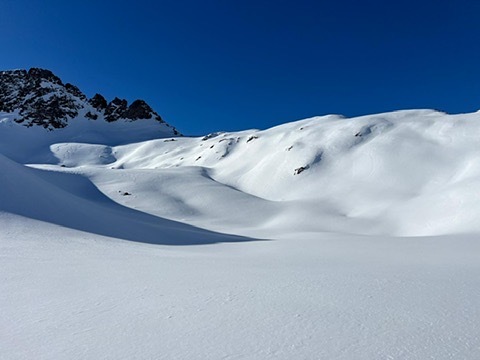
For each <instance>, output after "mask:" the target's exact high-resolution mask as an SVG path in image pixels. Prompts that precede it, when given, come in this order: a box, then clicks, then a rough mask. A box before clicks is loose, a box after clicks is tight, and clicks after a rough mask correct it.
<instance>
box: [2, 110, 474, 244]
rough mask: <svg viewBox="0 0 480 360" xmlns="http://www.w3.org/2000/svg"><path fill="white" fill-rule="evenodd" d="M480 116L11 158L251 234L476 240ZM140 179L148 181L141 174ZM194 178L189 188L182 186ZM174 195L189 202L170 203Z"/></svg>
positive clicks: (77, 146)
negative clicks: (123, 187)
mask: <svg viewBox="0 0 480 360" xmlns="http://www.w3.org/2000/svg"><path fill="white" fill-rule="evenodd" d="M479 121H480V113H473V114H461V115H447V114H444V113H440V112H436V111H433V110H409V111H398V112H393V113H386V114H378V115H372V116H363V117H358V118H352V119H345V118H343V117H339V116H325V117H317V118H312V119H306V120H301V121H298V122H293V123H289V124H284V125H281V126H277V127H275V128H272V129H267V130H263V131H259V130H248V131H243V132H237V133H216V134H211V135H208V136H205V137H200V138H188V137H183V138H167V139H157V140H150V141H145V142H139V143H134V144H128V145H121V146H110V145H105V143H104V144H97V145H93V144H82V143H77V142H75V143H71V142H70V143H67V142H61V143H57V144H52V145H49V146H46V145H44V147H43V149H41V148H40V147H39V146H37V147H36V148H35V151H34V153H32V154H31V155H28V156H25V155H23V156H21V155H15V154H10V157H13V158H14V159H15V158H18V160H20V161H24V160H25V159H30V161H28V162H30V163H33V162H38V161H35V160H34V159H35V158H37V159H38V158H39V157H40V155H42V159H43V160H44V161H43V163H48V164H51V165H57V168H56V169H57V170H58V166H63V167H66V168H62V169H60V170H61V171H71V170H70V169H71V168H73V169H75V172H76V173H82V174H84V176H87V177H89V178H91V180H92V181H93V182H94V183H95V185H96V186H98V187H99V188H100V189H101V190H102V191H104V192H105V193H106V194H107V195H108V196H115V195H114V193H113V192H112V190H113V189H112V190H110V188H109V187H105V185H104V182H105V183H107V184H112V183H114V181H115V179H117V180H116V181H119V179H123V180H122V181H123V182H125V183H130V184H129V185H128V186H129V188H131V189H132V191H133V190H135V197H134V198H128V201H127V199H125V200H123V199H122V198H119V199H117V200H116V201H119V202H121V203H122V204H124V205H127V206H134V207H138V208H139V209H141V210H144V211H147V212H150V213H152V212H153V213H155V214H156V215H158V216H162V217H167V218H170V219H173V220H179V221H183V220H184V219H187V218H188V219H189V220H188V221H190V222H191V223H192V224H196V225H197V226H202V227H207V228H211V229H214V230H219V231H226V232H234V233H241V234H245V231H242V229H245V228H251V227H252V226H253V227H257V228H259V231H260V230H261V234H262V236H267V237H268V236H269V235H268V229H270V230H269V231H272V232H273V233H279V232H280V233H284V232H289V231H291V232H339V233H356V234H376V235H408V236H412V235H413V236H418V235H441V234H452V233H473V232H479V231H480V222H478V221H477V219H478V217H479V216H480V212H479V210H478V206H477V201H478V191H477V189H478V188H479V187H480V180H479V177H478V174H479V172H480V166H478V165H476V164H477V163H478V158H479V156H480V154H479V152H478V138H479V137H480V126H479ZM1 136H2V135H1V133H0V137H1ZM8 138H9V139H12V136H11V135H9V136H8ZM15 141H17V140H15ZM3 142H7V140H4V141H3ZM106 143H108V141H107V142H106ZM50 169H51V168H50ZM138 172H141V174H142V175H141V176H138V175H133V174H136V173H138ZM93 173H94V174H95V175H91V174H93ZM131 174H132V175H131ZM184 178H188V179H189V181H188V184H187V183H182V182H179V181H178V179H184ZM99 179H101V180H99ZM155 179H156V180H155ZM156 181H161V182H162V186H161V187H159V186H156V185H155V182H156ZM180 184H183V185H180ZM145 189H150V190H149V191H146V190H145ZM224 192H226V193H229V195H226V194H223V193H224ZM219 194H222V195H221V196H219ZM231 196H233V198H231V201H234V202H235V204H238V206H236V209H237V210H236V211H235V212H234V213H232V212H229V211H225V209H224V207H228V206H231V204H228V205H225V201H226V199H229V197H231ZM197 197H200V198H201V200H198V201H197V200H195V199H196V198H197ZM172 198H175V199H177V200H178V199H181V201H176V202H175V204H176V205H175V206H173V205H172V206H167V205H166V204H170V203H171V201H172V200H171V199H172ZM133 199H135V200H133ZM154 199H155V200H154ZM222 199H223V200H222ZM136 202H138V204H137V203H136ZM151 203H152V204H155V205H150V204H151ZM158 204H160V205H158ZM254 209H261V211H258V214H257V213H256V214H255V216H253V217H252V216H250V218H251V219H252V220H251V221H253V223H252V224H246V223H245V221H244V220H242V219H244V218H243V216H244V215H242V214H243V212H246V213H249V214H250V215H251V214H252V211H255V210H254ZM190 213H195V214H197V215H198V214H204V215H205V219H207V218H208V220H207V222H208V223H218V224H219V227H216V226H214V227H210V226H209V225H208V226H207V225H203V221H204V220H205V219H204V220H199V219H200V218H199V217H196V216H191V217H188V216H187V217H186V215H185V214H190ZM227 217H228V219H227ZM237 221H240V223H241V224H242V226H241V228H239V229H235V226H234V225H235V223H236V222H237ZM225 224H230V225H228V226H226V225H225ZM263 229H267V230H265V232H263ZM248 234H249V235H253V236H258V234H256V233H250V232H248Z"/></svg>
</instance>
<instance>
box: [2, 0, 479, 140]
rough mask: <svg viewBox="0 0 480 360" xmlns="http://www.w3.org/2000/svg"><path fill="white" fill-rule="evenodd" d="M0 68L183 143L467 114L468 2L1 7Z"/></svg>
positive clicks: (475, 81) (471, 16) (471, 22)
mask: <svg viewBox="0 0 480 360" xmlns="http://www.w3.org/2000/svg"><path fill="white" fill-rule="evenodd" d="M0 31H1V32H0V69H12V68H29V67H33V66H37V67H45V68H48V69H50V70H52V71H53V72H55V73H56V74H57V75H59V76H60V77H61V78H62V79H63V80H64V81H65V82H71V83H73V84H75V85H77V86H79V87H80V89H81V90H83V91H84V92H85V93H86V94H87V95H89V96H91V95H93V94H94V93H95V92H100V93H102V94H104V95H105V96H106V97H107V98H108V99H111V98H113V97H114V96H119V97H123V98H126V99H128V100H130V101H131V100H134V99H135V98H143V99H145V100H146V101H147V102H149V103H150V104H151V105H152V106H153V107H154V108H155V109H156V110H157V111H158V112H159V113H160V114H161V115H162V116H163V117H164V118H165V120H167V121H168V122H170V123H172V124H173V125H175V126H177V127H178V128H179V130H180V131H182V132H184V133H186V134H202V133H208V132H211V131H215V130H240V129H247V128H267V127H270V126H273V125H277V124H280V123H283V122H288V121H293V120H296V119H300V118H305V117H309V116H314V115H322V114H328V113H340V114H344V115H346V116H354V115H361V114H369V113H375V112H383V111H388V110H396V109H406V108H438V109H441V110H445V111H448V112H471V111H476V110H479V109H480V1H464V0H458V1H443V0H435V1H422V0H417V1H410V0H403V1H396V2H393V1H388V0H383V1H368V0H367V1H353V0H350V1H346V0H344V1H342V0H336V1H321V0H317V1H313V0H312V1H306V0H295V1H293V0H291V1H281V0H277V1H262V0H255V1H252V0H241V1H233V0H231V1H230V0H215V1H210V0H198V1H192V0H185V1H182V0H177V1H161V0H160V1H146V0H136V1H90V0H84V1H52V0H42V1H25V0H0Z"/></svg>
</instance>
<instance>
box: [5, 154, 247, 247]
mask: <svg viewBox="0 0 480 360" xmlns="http://www.w3.org/2000/svg"><path fill="white" fill-rule="evenodd" d="M0 168H1V169H2V172H1V173H0V189H1V190H2V191H1V192H0V212H6V213H11V214H16V215H21V216H23V217H26V218H30V219H35V220H41V221H44V222H48V223H52V224H57V225H61V226H64V227H67V228H71V229H76V230H81V231H85V232H89V233H93V234H98V235H103V236H108V237H113V238H118V239H124V240H131V241H138V242H146V243H151V244H170V245H192V244H210V243H215V242H218V241H246V240H248V239H246V238H241V237H237V236H226V235H221V234H216V233H213V232H211V231H207V230H201V229H197V228H194V227H192V226H189V225H186V224H181V223H176V222H173V221H169V220H165V219H162V218H159V217H156V216H153V215H150V214H147V213H144V212H141V211H138V210H134V209H131V208H127V207H124V206H121V205H119V204H118V203H116V202H114V201H112V200H110V199H109V198H108V197H106V196H105V195H103V194H102V193H101V192H99V191H98V189H97V188H96V187H95V186H93V185H92V184H91V183H90V182H89V181H88V180H87V179H86V178H84V177H81V176H78V175H75V174H65V173H58V172H45V171H40V170H35V169H29V168H25V167H24V166H22V165H19V164H15V163H14V162H12V161H10V160H8V159H7V158H5V157H4V156H2V155H0ZM122 190H123V189H122ZM119 191H121V190H119ZM122 193H124V192H122Z"/></svg>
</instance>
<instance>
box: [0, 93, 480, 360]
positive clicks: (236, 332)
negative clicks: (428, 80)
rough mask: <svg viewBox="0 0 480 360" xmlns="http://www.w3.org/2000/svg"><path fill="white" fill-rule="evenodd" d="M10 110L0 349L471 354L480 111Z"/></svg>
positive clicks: (94, 355)
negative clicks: (189, 131) (256, 120)
mask: <svg viewBox="0 0 480 360" xmlns="http://www.w3.org/2000/svg"><path fill="white" fill-rule="evenodd" d="M97 100H98V99H97ZM120 105H121V104H120ZM12 116H13V115H12V114H11V113H8V114H0V278H1V279H2V281H0V309H1V311H0V358H5V359H32V358H35V359H61V360H63V359H65V360H66V359H68V360H71V359H122V360H123V359H125V360H127V359H259V360H260V359H261V360H265V359H339V360H340V359H342V360H343V359H345V360H350V359H360V360H371V359H418V360H420V359H421V360H423V359H441V360H450V359H478V358H480V347H479V345H478V344H480V337H479V335H478V334H480V331H479V330H480V329H479V324H480V312H479V311H478V304H479V303H480V290H479V289H480V280H479V279H480V242H479V241H478V234H479V232H480V222H479V221H478V219H479V218H480V208H479V206H478V203H479V200H480V199H479V197H480V195H479V194H480V191H479V189H480V150H479V149H480V148H479V146H478V143H479V139H480V113H473V114H459V115H447V114H443V113H440V112H436V111H433V110H415V111H414V110H411V111H399V112H393V113H386V114H378V115H371V116H363V117H358V118H353V119H346V118H342V117H340V116H333V115H332V116H325V117H317V118H312V119H306V120H301V121H297V122H293V123H289V124H284V125H280V126H277V127H275V128H272V129H267V130H247V131H242V132H218V133H214V134H210V135H206V136H204V137H199V138H177V137H173V138H172V137H169V136H170V135H169V134H168V132H167V133H164V134H163V135H164V136H167V137H163V138H157V137H156V136H154V135H152V133H151V132H150V130H151V129H152V128H151V127H149V125H148V124H147V123H144V122H135V123H130V124H122V123H119V122H118V121H117V122H112V123H107V122H103V123H101V122H97V123H96V125H95V126H92V125H91V124H92V123H91V122H89V121H87V120H86V119H84V121H78V122H75V123H71V124H69V126H67V127H65V128H62V129H56V130H55V131H46V130H45V129H43V128H41V127H31V128H26V127H24V126H21V125H20V124H17V123H15V122H14V121H12ZM99 125H100V126H99ZM126 125H128V127H127V126H126ZM157 125H158V124H157ZM145 140H147V141H145ZM4 155H5V156H4ZM401 235H413V236H414V237H401ZM420 235H422V236H420ZM427 235H428V236H427ZM433 235H435V236H433ZM255 239H271V241H250V240H255ZM125 240H128V241H125ZM177 245H188V246H177Z"/></svg>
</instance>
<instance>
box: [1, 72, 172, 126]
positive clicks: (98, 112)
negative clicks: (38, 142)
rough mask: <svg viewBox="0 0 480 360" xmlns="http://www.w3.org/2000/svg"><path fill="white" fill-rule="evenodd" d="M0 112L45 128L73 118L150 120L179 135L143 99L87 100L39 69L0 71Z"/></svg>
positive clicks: (76, 90) (50, 73) (52, 75)
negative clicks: (129, 100)
mask: <svg viewBox="0 0 480 360" xmlns="http://www.w3.org/2000/svg"><path fill="white" fill-rule="evenodd" d="M0 112H6V113H15V116H14V118H13V120H14V121H15V122H16V123H19V124H22V125H24V126H26V127H31V126H41V127H44V128H46V129H49V130H53V129H60V128H64V127H66V126H67V125H68V124H69V122H70V121H71V120H73V119H76V118H79V117H83V118H87V119H89V120H92V121H96V120H102V119H103V120H104V121H106V122H115V121H118V120H125V121H136V120H148V119H152V120H155V121H156V122H158V123H161V124H164V125H166V126H167V127H170V128H171V132H172V135H180V134H179V132H178V131H177V130H176V129H175V128H173V127H171V126H170V125H169V124H167V123H165V121H164V120H163V119H162V118H161V116H160V115H159V114H158V113H157V112H155V111H154V110H153V109H152V108H151V107H150V106H149V105H148V104H147V103H146V102H145V101H144V100H135V101H133V102H132V103H131V104H130V105H129V104H128V102H127V100H124V99H119V98H117V97H116V98H115V99H113V100H112V101H110V102H107V100H106V99H105V98H104V97H103V96H102V95H100V94H95V95H94V96H93V97H92V98H91V99H88V98H87V96H86V95H85V94H84V93H82V92H81V91H80V89H79V88H78V87H76V86H75V85H72V84H70V83H65V84H64V83H63V82H62V80H61V79H60V78H59V77H58V76H56V75H55V74H54V73H53V72H51V71H50V70H46V69H41V68H31V69H29V70H7V71H1V72H0Z"/></svg>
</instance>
